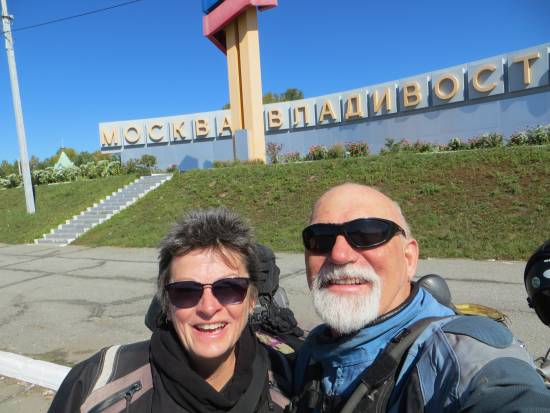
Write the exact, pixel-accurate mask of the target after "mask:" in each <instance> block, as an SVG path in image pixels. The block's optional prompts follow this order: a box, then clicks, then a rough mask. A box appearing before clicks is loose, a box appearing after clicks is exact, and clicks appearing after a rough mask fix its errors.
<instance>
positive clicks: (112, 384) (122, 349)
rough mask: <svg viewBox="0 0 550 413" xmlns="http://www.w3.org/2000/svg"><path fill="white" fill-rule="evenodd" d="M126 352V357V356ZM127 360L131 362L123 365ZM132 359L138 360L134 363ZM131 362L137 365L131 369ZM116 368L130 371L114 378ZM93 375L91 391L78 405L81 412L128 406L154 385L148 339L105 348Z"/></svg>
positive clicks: (103, 412) (107, 411)
mask: <svg viewBox="0 0 550 413" xmlns="http://www.w3.org/2000/svg"><path fill="white" fill-rule="evenodd" d="M127 353H128V355H129V356H130V357H129V358H128V357H125V356H126V355H127ZM136 356H137V358H136ZM126 359H128V360H126ZM130 359H131V363H132V365H131V366H124V365H123V364H124V363H126V362H127V361H130ZM134 360H138V362H137V363H135V361H134ZM140 360H141V361H140ZM134 365H136V366H137V367H136V368H133V366H134ZM119 370H122V371H127V370H129V371H127V372H126V373H125V374H123V375H121V376H120V377H117V372H118V371H119ZM96 377H97V379H96V380H95V383H94V384H93V387H92V391H91V392H90V394H89V395H88V397H87V398H86V399H85V400H84V401H83V403H82V405H81V407H80V412H81V413H95V412H102V413H111V412H120V411H121V410H123V409H124V408H128V407H129V405H130V404H131V403H132V402H134V401H136V400H138V399H139V398H141V396H143V395H144V394H145V393H147V392H148V391H149V390H150V389H152V388H153V377H152V374H151V365H150V364H149V342H143V343H136V344H130V345H125V346H119V345H117V346H112V347H108V348H106V349H104V354H103V357H102V359H101V362H100V366H99V369H98V373H97V376H96Z"/></svg>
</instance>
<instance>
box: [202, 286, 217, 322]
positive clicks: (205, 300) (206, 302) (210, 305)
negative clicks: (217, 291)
mask: <svg viewBox="0 0 550 413" xmlns="http://www.w3.org/2000/svg"><path fill="white" fill-rule="evenodd" d="M221 308H222V305H221V304H220V302H219V301H218V299H217V298H216V297H215V296H214V294H213V293H212V287H211V286H205V287H203V291H202V297H201V299H200V300H199V302H198V303H197V307H196V309H197V313H199V314H201V315H203V316H204V317H206V318H210V317H212V316H213V315H214V314H216V313H217V312H218V311H219V310H220V309H221Z"/></svg>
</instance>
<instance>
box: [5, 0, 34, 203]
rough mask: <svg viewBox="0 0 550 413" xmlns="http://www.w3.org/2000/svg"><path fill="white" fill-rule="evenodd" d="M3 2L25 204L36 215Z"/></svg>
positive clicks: (14, 68)
mask: <svg viewBox="0 0 550 413" xmlns="http://www.w3.org/2000/svg"><path fill="white" fill-rule="evenodd" d="M0 1H1V2H2V30H3V32H4V39H5V41H6V52H7V54H8V66H9V70H10V81H11V96H12V100H13V111H14V112H15V123H16V126H17V138H18V140H19V153H20V158H21V161H20V166H21V169H22V171H23V187H24V188H25V202H26V203H27V213H29V214H34V212H35V208H34V196H33V193H32V182H31V171H30V168H29V156H28V155H27V141H26V139H25V125H24V123H23V109H22V108H21V97H20V96H19V81H18V79H17V68H16V67H15V53H14V51H13V37H12V35H11V21H12V20H13V17H12V16H10V15H8V7H7V6H6V0H0Z"/></svg>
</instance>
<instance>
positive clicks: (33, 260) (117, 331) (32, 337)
mask: <svg viewBox="0 0 550 413" xmlns="http://www.w3.org/2000/svg"><path fill="white" fill-rule="evenodd" d="M156 257H157V251H156V250H155V249H125V248H107V247H101V248H88V247H82V246H76V247H72V246H68V247H53V246H52V247H50V246H44V245H40V246H38V245H5V244H0V314H1V316H0V327H1V330H0V331H1V332H0V351H5V352H11V353H16V354H21V355H25V356H28V357H32V358H35V359H40V360H46V361H50V362H54V363H57V364H62V365H69V366H70V365H73V364H75V363H77V362H78V361H80V360H82V359H84V358H86V357H88V356H90V355H91V354H93V353H95V352H96V351H97V350H98V349H100V348H102V347H105V346H108V345H112V344H122V343H130V342H134V341H139V340H143V339H146V338H148V337H149V336H150V332H149V331H148V329H147V328H146V327H145V325H144V323H143V320H144V315H145V312H146V311H147V308H148V306H149V303H150V301H151V298H152V297H153V294H154V291H155V281H156V276H157V260H156ZM277 264H278V265H279V267H280V268H281V281H280V283H281V285H282V286H283V287H284V288H285V290H286V292H287V295H288V297H289V300H290V305H291V308H292V309H293V310H294V313H295V315H296V318H297V319H298V321H299V323H300V325H301V326H302V327H303V328H304V329H306V330H309V329H311V328H312V327H313V326H315V325H316V324H318V323H319V319H318V317H317V316H316V314H315V312H314V310H313V308H312V305H311V301H310V297H309V292H308V288H307V284H306V279H305V271H304V262H303V257H302V255H301V254H286V253H280V254H277ZM524 266H525V263H524V262H503V261H498V262H497V261H471V260H450V259H430V260H422V261H421V262H420V266H419V270H418V274H419V275H423V274H428V273H436V274H440V275H443V276H444V277H445V278H446V280H447V281H448V283H449V287H450V289H451V292H452V295H453V301H454V302H455V303H465V302H474V303H481V304H484V305H487V306H491V307H495V308H497V309H499V310H501V311H503V312H505V313H506V314H507V315H508V317H509V319H510V324H509V326H510V328H511V329H512V331H513V332H514V333H515V334H516V335H517V336H518V337H520V338H521V339H522V340H523V341H524V342H525V343H526V344H527V348H528V350H529V351H530V352H531V353H532V354H533V355H535V356H540V355H542V354H543V352H545V351H546V350H547V349H548V346H549V345H550V330H549V329H548V328H547V327H545V326H544V325H543V324H542V323H541V322H540V321H539V320H538V318H537V316H536V315H535V313H534V312H533V311H532V310H530V309H529V308H528V307H527V303H526V294H525V290H524V288H523V269H524ZM52 395H53V393H52V392H51V391H49V390H47V389H44V388H40V387H38V386H32V385H31V384H29V383H23V382H18V381H17V380H13V379H11V378H2V377H0V413H8V412H9V413H12V412H22V413H31V412H32V413H37V412H38V413H39V412H45V411H46V410H47V407H48V405H49V403H50V402H51V398H52Z"/></svg>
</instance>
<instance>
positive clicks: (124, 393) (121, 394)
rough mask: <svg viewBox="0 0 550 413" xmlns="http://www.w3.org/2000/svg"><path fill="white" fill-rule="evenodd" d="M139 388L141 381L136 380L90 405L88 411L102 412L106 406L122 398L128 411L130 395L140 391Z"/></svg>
mask: <svg viewBox="0 0 550 413" xmlns="http://www.w3.org/2000/svg"><path fill="white" fill-rule="evenodd" d="M141 388H142V385H141V381H136V382H135V383H133V384H131V385H130V386H128V387H126V388H125V389H122V390H120V391H118V392H117V393H115V394H113V395H112V396H110V397H108V398H107V399H105V400H103V401H102V402H100V403H98V404H96V405H95V406H94V407H92V408H91V409H90V410H89V411H88V413H99V412H102V411H103V410H105V409H107V408H108V407H111V406H112V405H113V404H115V403H118V402H119V401H121V400H123V399H126V412H129V411H130V410H129V409H130V402H131V400H132V397H134V393H135V392H137V391H140V390H141Z"/></svg>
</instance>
